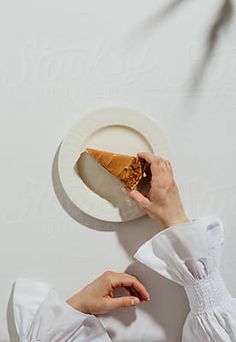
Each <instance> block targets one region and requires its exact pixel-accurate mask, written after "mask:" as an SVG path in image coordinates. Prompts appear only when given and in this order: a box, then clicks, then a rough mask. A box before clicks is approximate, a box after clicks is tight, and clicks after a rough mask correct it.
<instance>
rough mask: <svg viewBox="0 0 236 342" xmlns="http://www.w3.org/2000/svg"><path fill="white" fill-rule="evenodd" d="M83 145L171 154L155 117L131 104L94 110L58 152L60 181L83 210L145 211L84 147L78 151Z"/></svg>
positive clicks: (107, 215)
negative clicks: (130, 107) (141, 111)
mask: <svg viewBox="0 0 236 342" xmlns="http://www.w3.org/2000/svg"><path fill="white" fill-rule="evenodd" d="M86 147H92V148H95V149H101V150H107V151H112V152H117V153H124V154H131V155H133V154H136V153H137V152H141V151H150V152H152V153H155V154H159V155H161V156H164V157H166V158H170V153H169V145H168V142H167V139H166V138H165V135H164V134H163V132H162V130H161V129H160V128H159V126H158V125H157V124H156V122H155V121H153V120H151V119H150V118H149V117H147V116H145V115H143V114H140V113H137V112H136V111H134V110H131V109H126V108H104V109H99V110H96V111H94V112H92V113H90V114H88V115H86V116H85V117H84V118H83V119H82V120H80V121H78V122H77V123H76V124H75V125H74V126H73V127H72V129H71V130H70V131H69V132H68V134H67V135H66V137H65V138H64V140H63V142H62V144H61V147H60V151H59V158H58V171H59V177H60V180H61V183H62V186H63V188H64V190H65V192H66V194H67V195H68V197H69V198H70V200H71V201H72V202H73V203H74V204H75V205H76V206H77V207H78V208H80V209H81V210H82V211H83V212H85V213H86V214H88V215H90V216H93V217H95V218H97V219H100V220H104V221H111V222H122V221H130V220H133V219H135V218H138V217H141V216H143V215H144V212H143V211H142V210H141V209H140V208H138V206H137V205H136V204H135V203H134V201H132V200H131V199H129V198H128V196H127V195H126V194H125V193H123V191H122V188H123V186H122V184H121V183H120V182H119V181H118V180H116V178H115V177H113V176H112V175H111V174H110V173H109V172H108V171H106V170H105V169H104V168H103V167H102V166H100V164H99V163H97V162H96V160H95V159H94V158H92V157H91V156H89V155H88V154H87V153H84V154H82V155H81V153H82V152H83V151H84V149H85V148H86ZM80 156H81V157H80ZM79 158H80V161H79V172H78V170H77V167H76V163H77V160H78V159H79Z"/></svg>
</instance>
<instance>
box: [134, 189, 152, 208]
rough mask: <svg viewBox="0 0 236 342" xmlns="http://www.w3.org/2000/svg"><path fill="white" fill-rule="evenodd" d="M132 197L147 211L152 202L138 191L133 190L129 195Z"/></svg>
mask: <svg viewBox="0 0 236 342" xmlns="http://www.w3.org/2000/svg"><path fill="white" fill-rule="evenodd" d="M129 195H130V197H131V198H132V199H133V200H134V201H135V202H136V203H137V204H138V205H139V206H140V207H142V208H143V209H147V208H148V207H149V205H150V204H151V202H150V201H149V199H148V198H147V197H145V196H143V195H142V194H141V192H139V191H137V190H132V191H130V193H129Z"/></svg>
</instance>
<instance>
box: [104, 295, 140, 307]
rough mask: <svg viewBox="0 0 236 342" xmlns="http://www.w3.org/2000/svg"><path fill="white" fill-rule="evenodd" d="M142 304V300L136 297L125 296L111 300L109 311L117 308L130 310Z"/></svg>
mask: <svg viewBox="0 0 236 342" xmlns="http://www.w3.org/2000/svg"><path fill="white" fill-rule="evenodd" d="M139 303H140V300H139V299H138V298H137V297H134V296H124V297H117V298H109V299H108V302H107V305H106V306H107V309H108V310H113V309H117V308H128V307H131V306H135V305H137V304H139Z"/></svg>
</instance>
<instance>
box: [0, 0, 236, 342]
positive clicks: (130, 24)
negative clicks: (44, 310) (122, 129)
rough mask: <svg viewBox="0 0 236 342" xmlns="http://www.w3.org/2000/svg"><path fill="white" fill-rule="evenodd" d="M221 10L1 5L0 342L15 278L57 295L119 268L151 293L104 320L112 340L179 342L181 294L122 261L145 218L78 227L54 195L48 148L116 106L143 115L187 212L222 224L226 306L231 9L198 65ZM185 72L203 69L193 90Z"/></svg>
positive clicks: (212, 5) (235, 191)
mask: <svg viewBox="0 0 236 342" xmlns="http://www.w3.org/2000/svg"><path fill="white" fill-rule="evenodd" d="M171 4H175V5H173V6H172V7H171ZM222 4H226V7H227V6H228V7H230V4H232V5H233V6H234V7H235V0H234V1H233V0H231V1H230V0H225V2H223V1H222V0H220V1H219V0H209V1H206V0H199V1H186V0H185V1H184V0H183V1H174V0H173V1H170V2H169V1H168V2H167V1H164V0H161V1H159V2H157V1H156V0H149V1H148V2H147V1H139V2H137V1H134V0H128V1H127V0H126V1H124V0H121V1H119V2H112V1H108V0H100V1H89V0H88V1H80V0H77V1H74V0H72V1H70V2H68V1H55V0H51V1H45V0H42V1H40V2H32V1H24V0H23V1H11V2H10V1H8V2H7V1H5V2H4V4H3V3H2V6H1V9H2V10H1V12H0V17H1V20H0V26H1V30H0V37H1V54H0V98H1V101H0V106H1V111H0V112H1V116H0V130H1V134H0V151H1V152H0V153H1V178H0V189H1V192H0V205H1V212H0V220H1V221H0V227H1V239H0V277H1V292H0V322H1V326H0V340H1V342H3V341H9V337H8V327H7V314H6V311H7V304H8V300H9V295H10V292H11V286H12V283H13V281H14V279H15V278H16V277H17V276H27V277H31V278H33V279H37V280H41V281H46V282H48V283H51V284H52V285H53V286H54V287H55V288H56V289H57V290H58V291H59V293H60V294H61V296H62V298H64V297H67V296H68V295H70V294H71V293H73V291H76V290H77V289H79V288H80V287H82V286H83V285H84V284H85V283H87V282H88V281H89V280H91V279H92V278H94V277H96V276H97V275H98V274H99V273H100V272H102V271H104V270H106V269H112V270H116V271H123V270H125V269H126V268H127V266H128V265H129V266H128V270H129V271H130V272H133V273H136V274H137V275H138V276H139V277H140V279H141V280H144V283H145V284H146V285H147V287H148V289H149V291H150V292H151V295H154V294H157V296H156V297H153V300H152V301H151V302H150V303H149V304H148V305H143V306H141V307H140V308H139V309H138V310H137V311H136V313H135V312H134V311H131V312H128V313H127V312H126V311H119V312H117V313H114V314H112V315H111V316H109V317H104V318H103V321H104V322H105V325H106V327H107V328H108V329H109V330H110V332H112V333H113V336H114V338H113V339H114V340H115V341H122V342H125V341H132V339H133V336H135V337H137V339H136V340H137V341H138V337H139V336H140V339H141V336H145V341H148V342H150V341H153V340H159V341H168V342H173V341H174V342H179V341H180V334H181V329H182V327H181V324H182V323H183V321H184V318H185V315H186V311H187V304H186V298H185V296H184V295H183V291H182V290H181V289H180V288H179V287H177V286H174V285H172V284H170V283H169V282H168V281H166V280H164V279H162V278H161V277H159V276H156V275H155V274H153V273H152V272H151V271H149V270H148V269H146V268H145V267H143V266H141V265H139V264H137V263H136V262H134V261H133V259H132V258H131V255H132V254H133V253H134V252H135V251H136V250H137V248H138V246H140V245H141V243H142V242H143V241H145V240H147V239H148V238H149V237H151V236H152V235H154V232H155V226H154V225H153V224H152V223H151V222H150V221H149V220H148V219H147V218H142V219H140V220H138V221H137V222H132V223H127V224H122V225H119V226H118V227H117V226H116V225H114V224H108V225H104V224H103V223H99V224H97V223H96V224H95V222H94V221H92V223H91V222H90V221H89V222H87V221H86V217H83V224H80V223H78V222H77V221H76V220H74V219H72V218H71V217H70V216H69V215H68V214H67V213H66V212H65V211H64V210H63V209H62V207H61V205H60V203H59V202H58V200H57V197H56V196H55V194H54V190H53V186H52V181H51V171H52V162H53V158H54V155H55V152H56V150H57V148H58V146H59V144H60V142H61V139H62V138H63V137H64V135H65V133H66V132H67V131H68V129H69V128H70V127H71V126H72V125H73V123H75V122H76V121H77V120H78V119H79V118H80V116H82V115H83V113H86V112H89V111H91V110H93V109H94V108H99V107H104V106H122V107H123V106H125V107H131V108H136V109H137V110H138V111H141V112H143V113H147V114H148V115H150V116H151V117H153V118H156V120H157V122H158V124H159V125H160V126H161V127H162V128H163V130H164V132H165V133H166V134H167V137H168V138H169V140H170V144H171V147H172V149H173V152H174V161H175V172H176V176H177V179H178V182H179V184H180V187H181V189H182V193H183V198H184V201H185V203H186V208H187V210H188V213H189V215H190V216H201V215H206V214H218V215H219V216H220V217H221V219H222V221H223V223H224V226H225V239H226V244H225V248H224V257H223V265H222V266H223V267H222V270H223V275H224V278H225V280H226V283H227V285H228V287H229V289H230V291H231V293H232V294H233V295H234V296H235V295H236V268H235V266H234V265H235V263H236V256H235V238H236V230H235V215H236V212H235V207H236V178H235V174H236V161H235V152H236V151H235V150H236V137H235V127H236V116H235V110H236V99H235V88H236V77H235V56H236V53H235V52H236V46H235V34H236V26H235V18H234V15H232V11H231V15H227V16H226V20H225V21H223V23H222V26H221V29H220V33H219V34H218V35H217V36H216V39H217V40H216V44H215V49H213V52H212V53H211V54H210V55H209V57H210V58H208V59H207V58H205V57H204V56H206V57H207V55H208V54H207V50H208V47H209V46H211V45H212V44H209V42H208V37H209V34H210V31H211V30H212V27H213V26H214V23H215V22H216V21H217V20H218V18H219V9H220V8H221V7H222ZM167 8H169V10H166V9H167ZM220 17H221V16H220ZM213 38H215V36H214V35H213ZM213 45H214V44H213ZM204 58H205V60H206V61H207V64H204V65H206V68H205V69H204V68H201V66H202V65H203V63H202V62H203V61H204ZM196 70H199V72H198V74H199V73H200V72H201V70H203V71H204V72H203V77H202V79H200V81H199V82H198V84H197V85H196V86H195V87H194V86H193V85H192V82H193V79H194V75H195V72H196ZM76 214H77V213H76V212H74V211H73V210H72V216H73V217H75V216H76ZM88 225H90V226H91V225H93V227H96V229H90V228H88V227H87V226H88ZM8 317H9V322H10V321H11V320H10V317H11V311H10V310H9V314H8ZM9 327H10V330H11V335H12V336H13V335H14V330H13V328H12V327H11V323H9ZM154 336H155V338H154ZM12 340H13V337H12Z"/></svg>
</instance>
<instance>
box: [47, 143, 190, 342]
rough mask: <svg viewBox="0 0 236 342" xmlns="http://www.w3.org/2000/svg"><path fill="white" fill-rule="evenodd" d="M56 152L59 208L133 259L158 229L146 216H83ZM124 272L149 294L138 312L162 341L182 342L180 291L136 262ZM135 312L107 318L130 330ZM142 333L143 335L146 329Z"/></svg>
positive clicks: (54, 179)
mask: <svg viewBox="0 0 236 342" xmlns="http://www.w3.org/2000/svg"><path fill="white" fill-rule="evenodd" d="M59 148H60V146H59ZM59 148H58V150H57V152H56V154H55V157H54V160H53V165H52V182H53V187H54V191H55V193H56V196H57V198H58V200H59V202H60V204H61V205H62V207H63V208H64V210H65V211H66V212H67V213H68V214H69V215H70V216H71V217H72V218H74V220H76V221H77V222H79V223H80V224H82V225H84V226H86V227H88V228H90V229H94V230H99V231H104V232H106V231H114V232H116V234H117V236H118V239H119V242H120V244H121V246H122V248H123V249H124V250H125V252H126V253H127V255H128V256H129V257H131V258H132V256H133V255H134V253H135V252H136V251H137V250H138V248H139V247H140V246H141V245H142V244H143V243H144V242H145V241H146V240H148V239H150V238H151V237H153V236H154V235H155V234H156V233H157V232H158V231H159V230H160V228H159V227H158V226H157V224H156V223H154V222H153V221H152V220H151V219H149V218H148V217H147V216H143V217H141V218H139V219H136V220H133V221H129V222H119V223H114V222H105V221H101V220H97V219H95V218H93V217H90V216H88V215H86V214H85V213H84V212H82V211H81V210H80V209H79V208H77V207H76V206H75V205H74V204H73V203H72V202H71V200H70V199H69V198H68V196H67V194H66V192H65V190H64V189H63V186H62V184H61V181H60V177H59V171H58V155H59ZM104 271H105V270H104ZM124 271H125V270H124ZM126 272H128V273H131V274H133V275H135V276H136V277H137V278H138V279H140V280H141V281H142V282H143V283H144V284H145V286H146V287H147V289H148V291H149V292H150V296H151V300H150V302H148V303H142V304H140V306H139V310H142V311H144V312H145V313H147V314H148V315H149V316H150V317H151V318H152V320H154V321H156V323H157V325H159V326H161V327H162V329H163V330H164V331H165V336H166V338H165V340H163V341H176V342H178V341H181V334H182V327H183V324H184V320H185V318H186V315H187V312H188V304H187V299H186V295H185V293H184V290H183V289H182V287H180V286H179V285H177V284H174V283H172V282H171V281H169V280H167V279H164V278H163V277H161V276H159V275H158V274H157V273H156V272H154V271H152V270H150V269H149V268H148V267H146V266H144V265H142V264H141V263H139V262H137V261H134V262H133V263H132V264H131V265H129V266H128V268H127V270H126ZM135 310H136V309H135V308H131V309H129V310H127V309H119V310H115V311H113V312H112V313H111V314H110V315H112V317H114V319H116V320H118V321H120V322H121V323H122V324H123V325H124V326H129V325H131V324H132V323H133V322H134V321H135V319H136V311H135ZM107 330H108V332H109V334H110V336H111V338H115V332H114V331H113V329H112V326H109V325H108V327H107ZM144 331H146V330H145V325H144Z"/></svg>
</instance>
